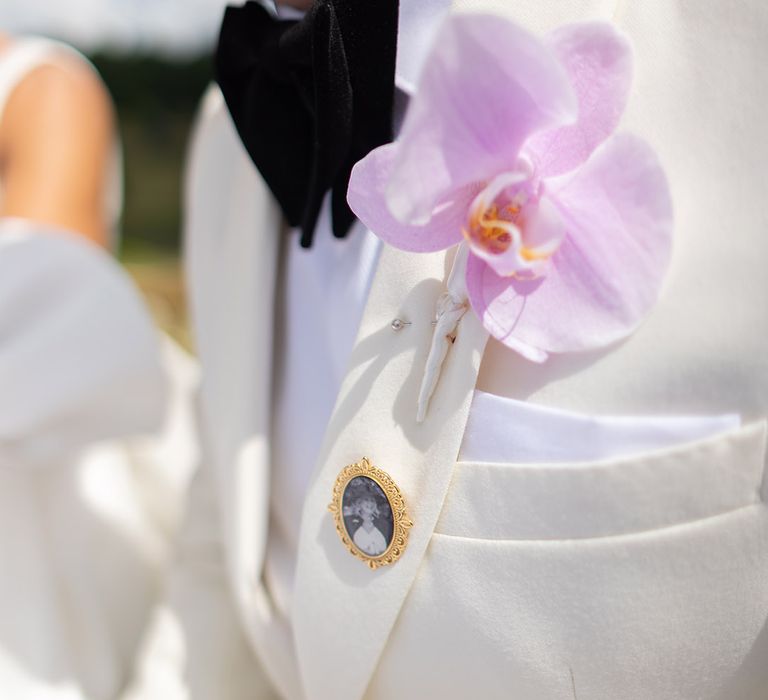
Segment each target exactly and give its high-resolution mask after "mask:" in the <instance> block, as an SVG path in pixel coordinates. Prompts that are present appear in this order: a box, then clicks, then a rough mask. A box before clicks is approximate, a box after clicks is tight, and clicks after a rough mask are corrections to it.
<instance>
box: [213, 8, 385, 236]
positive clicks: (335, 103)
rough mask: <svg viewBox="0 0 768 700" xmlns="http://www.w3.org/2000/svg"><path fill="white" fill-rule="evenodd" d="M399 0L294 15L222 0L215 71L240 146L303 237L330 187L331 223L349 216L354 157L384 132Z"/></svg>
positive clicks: (337, 227)
mask: <svg viewBox="0 0 768 700" xmlns="http://www.w3.org/2000/svg"><path fill="white" fill-rule="evenodd" d="M397 15H398V0H316V2H315V3H314V5H313V6H312V9H311V10H310V11H309V12H307V14H306V15H305V17H304V18H303V19H302V20H301V21H299V22H296V21H284V20H278V19H276V18H275V17H273V16H272V15H271V14H270V13H269V12H268V11H267V10H266V9H264V7H262V6H261V5H260V4H259V3H258V2H252V1H251V2H246V4H245V5H243V6H242V7H228V8H227V10H226V12H225V14H224V21H223V22H222V26H221V34H220V37H219V45H218V49H217V51H216V79H217V82H218V83H219V86H220V87H221V91H222V93H223V94H224V99H225V101H226V103H227V107H228V109H229V112H230V114H231V115H232V119H233V120H234V123H235V127H236V128H237V132H238V134H239V135H240V138H241V139H242V141H243V144H244V145H245V148H246V150H247V151H248V154H249V155H250V156H251V159H252V160H253V162H254V163H255V165H256V167H257V168H258V169H259V172H260V173H261V175H262V176H263V178H264V180H265V181H266V182H267V184H268V185H269V187H270V189H271V190H272V193H273V194H274V195H275V198H276V199H277V201H278V203H279V204H280V207H281V208H282V210H283V213H284V215H285V218H286V219H287V220H288V223H290V224H291V226H300V227H301V230H302V235H301V239H300V242H301V245H302V246H303V247H305V248H308V247H310V246H311V245H312V239H313V236H314V229H315V224H316V222H317V217H318V215H319V213H320V207H321V205H322V201H323V197H324V196H325V193H326V192H327V191H328V190H329V189H330V190H332V194H331V205H332V218H333V233H334V235H335V236H337V237H339V238H343V237H344V236H346V234H347V233H348V231H349V228H350V226H351V225H352V223H353V221H354V218H355V217H354V214H353V213H352V211H351V210H350V209H349V206H348V205H347V185H348V182H349V174H350V172H351V170H352V166H353V165H354V164H355V163H356V162H357V161H358V160H360V159H361V158H362V157H363V156H365V155H367V154H368V153H369V152H370V151H371V150H372V149H374V148H376V147H377V146H380V145H381V144H384V143H388V142H389V141H391V140H392V106H393V99H394V84H395V56H396V45H397Z"/></svg>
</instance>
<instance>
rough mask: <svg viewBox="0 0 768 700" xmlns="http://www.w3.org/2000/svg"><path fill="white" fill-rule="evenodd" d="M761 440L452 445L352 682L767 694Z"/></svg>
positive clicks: (547, 692)
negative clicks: (591, 456) (546, 452)
mask: <svg viewBox="0 0 768 700" xmlns="http://www.w3.org/2000/svg"><path fill="white" fill-rule="evenodd" d="M765 441H766V424H765V422H761V423H757V424H751V425H747V426H744V427H740V428H737V429H735V430H730V431H727V432H725V433H721V434H718V435H715V436H713V437H709V438H705V439H701V440H697V441H694V442H690V443H686V444H683V445H676V446H673V447H668V448H664V449H659V450H652V451H648V452H645V453H639V454H634V455H631V456H628V457H619V458H612V459H608V460H601V461H595V462H580V463H570V464H562V463H547V464H531V465H525V464H504V463H494V464H488V463H476V462H475V463H470V462H458V463H457V465H456V469H455V474H454V478H453V480H452V483H451V485H450V487H449V492H448V495H447V497H446V500H445V504H444V507H443V511H442V514H441V516H440V518H439V521H438V523H437V527H436V530H435V533H434V535H433V537H432V540H431V542H430V546H429V548H428V550H427V553H426V556H425V558H424V561H423V563H422V566H421V569H420V570H419V573H418V575H417V577H416V580H415V582H414V585H413V587H412V588H411V591H410V592H409V595H408V597H407V599H406V601H405V604H404V606H403V608H402V609H401V612H400V617H399V618H398V621H397V623H396V625H395V628H394V630H393V632H392V635H391V637H390V640H389V643H388V645H387V647H386V649H385V652H384V654H383V656H382V659H381V663H380V665H379V667H378V669H377V673H376V674H375V676H374V678H373V680H372V683H371V686H370V688H369V697H371V698H390V697H399V698H417V697H440V696H443V697H452V698H453V697H456V698H459V697H461V698H464V697H482V698H484V700H485V699H492V698H499V699H501V698H504V700H509V699H510V698H513V699H514V698H520V699H521V700H522V699H524V700H529V699H530V700H547V699H549V698H552V699H553V700H555V699H561V698H562V699H570V698H576V699H577V700H578V699H579V698H621V699H622V700H649V699H650V698H653V700H667V699H669V700H672V699H675V700H683V699H689V698H708V699H713V700H714V699H718V700H726V699H727V700H732V699H734V698H739V699H740V698H745V700H746V699H751V698H755V700H757V699H758V698H763V699H764V698H765V697H768V623H767V622H766V619H767V613H768V512H767V511H766V508H765V506H764V504H763V502H762V500H761V496H760V489H761V482H762V479H763V470H764V466H763V465H764V460H765ZM414 664H415V665H417V667H418V669H420V670H419V672H418V673H413V674H409V676H408V677H409V678H414V679H417V680H415V682H414V683H413V684H412V683H410V681H409V684H408V687H407V688H403V687H398V681H397V679H398V677H402V676H401V674H402V671H403V669H404V668H405V667H407V666H409V665H411V666H413V665H414Z"/></svg>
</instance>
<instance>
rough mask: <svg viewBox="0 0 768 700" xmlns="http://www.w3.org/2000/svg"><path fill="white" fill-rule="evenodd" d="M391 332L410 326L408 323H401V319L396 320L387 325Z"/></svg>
mask: <svg viewBox="0 0 768 700" xmlns="http://www.w3.org/2000/svg"><path fill="white" fill-rule="evenodd" d="M389 325H390V327H391V328H392V330H393V331H401V330H403V328H405V327H406V326H410V325H411V322H410V321H403V320H402V319H401V318H396V319H394V320H393V321H392V323H390V324H389Z"/></svg>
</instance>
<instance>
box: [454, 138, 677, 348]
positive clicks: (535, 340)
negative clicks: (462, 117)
mask: <svg viewBox="0 0 768 700" xmlns="http://www.w3.org/2000/svg"><path fill="white" fill-rule="evenodd" d="M547 185H548V187H547V192H548V196H550V197H552V199H553V201H555V202H556V203H557V205H558V207H559V209H560V212H561V214H562V216H563V219H564V220H565V222H566V226H567V236H566V238H565V240H564V241H563V243H562V245H561V246H560V248H559V249H558V251H557V252H556V253H555V254H554V256H553V257H552V260H551V267H550V269H549V270H548V271H547V274H546V276H544V277H542V278H540V279H536V280H525V281H523V280H516V279H514V278H505V277H500V276H498V275H496V274H495V273H494V271H493V270H492V269H491V268H490V267H489V266H488V265H487V264H486V263H485V262H484V261H482V260H480V259H479V258H476V257H474V256H472V257H471V258H470V260H469V262H468V266H467V289H468V292H469V298H470V302H471V304H472V307H473V308H474V309H475V311H476V312H477V313H478V315H479V316H480V317H481V319H482V320H483V324H484V325H485V327H486V328H487V329H488V331H489V332H490V333H491V334H492V335H493V336H495V337H496V338H497V339H499V340H500V341H501V342H502V343H504V344H505V345H507V346H509V347H510V348H512V349H514V350H517V351H518V352H520V353H521V354H523V355H524V356H526V357H528V358H529V359H534V360H535V359H536V355H537V354H538V356H539V357H540V358H541V357H546V354H547V353H549V352H569V351H581V350H588V349H594V348H598V347H602V346H605V345H608V344H610V343H613V342H616V341H618V340H620V339H621V338H623V337H625V336H627V335H628V334H629V333H631V332H632V331H633V330H634V329H635V328H636V327H637V325H638V324H639V323H640V321H641V320H642V319H643V317H644V316H645V315H646V314H647V313H648V312H649V310H650V309H651V308H652V306H653V304H654V303H655V302H656V300H657V295H658V290H659V289H660V286H661V282H662V279H663V276H664V274H665V272H666V269H667V266H668V264H669V258H670V252H671V237H672V205H671V201H670V194H669V188H668V185H667V181H666V178H665V176H664V173H663V171H662V169H661V167H660V165H659V163H658V161H657V159H656V156H655V154H654V153H653V151H652V149H651V148H650V147H649V146H648V145H647V144H646V143H645V142H644V141H642V140H641V139H639V138H637V137H634V136H630V135H626V134H622V135H617V136H614V137H613V138H611V139H610V140H609V141H607V142H606V143H604V144H603V145H602V146H600V147H599V148H598V149H597V150H596V151H595V152H594V153H593V155H592V157H591V158H590V159H589V161H587V163H586V164H585V165H584V166H583V167H582V168H580V169H579V170H578V171H576V172H575V173H574V174H572V175H569V176H566V177H562V178H559V179H558V180H556V181H553V182H549V183H547ZM539 361H540V360H539Z"/></svg>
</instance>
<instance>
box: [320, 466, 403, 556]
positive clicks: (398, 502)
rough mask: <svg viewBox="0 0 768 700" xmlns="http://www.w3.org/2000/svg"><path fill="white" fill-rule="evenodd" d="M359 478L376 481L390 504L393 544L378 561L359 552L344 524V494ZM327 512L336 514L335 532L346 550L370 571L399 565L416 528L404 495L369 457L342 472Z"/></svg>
mask: <svg viewBox="0 0 768 700" xmlns="http://www.w3.org/2000/svg"><path fill="white" fill-rule="evenodd" d="M356 476H365V477H368V478H369V479H371V480H372V481H375V482H376V483H377V484H378V485H379V486H380V487H381V490H382V491H383V492H384V495H385V496H386V497H387V501H389V507H390V508H391V509H392V525H393V530H392V541H391V542H390V543H389V546H388V547H387V549H386V551H384V552H383V553H382V554H379V555H378V556H376V557H372V556H371V555H370V554H366V553H365V552H363V551H361V550H360V549H358V547H357V546H356V545H355V543H354V542H353V541H352V538H351V537H350V535H349V533H348V532H347V527H346V525H345V524H344V514H343V499H344V491H345V490H346V488H347V484H348V483H349V482H350V481H352V479H354V478H355V477H356ZM328 510H329V511H331V513H333V518H334V520H335V521H336V532H337V533H338V535H339V537H340V538H341V541H342V543H343V544H344V546H345V547H346V548H347V549H348V550H349V552H350V554H352V555H353V556H355V557H357V558H358V559H361V560H362V561H364V562H365V563H366V564H367V565H368V567H369V568H371V569H377V568H378V567H380V566H386V565H387V564H392V563H394V562H396V561H397V560H398V559H399V558H400V555H402V553H403V551H404V550H405V547H406V545H407V544H408V530H409V529H410V528H412V527H413V522H412V521H411V519H410V518H409V517H408V513H407V511H406V508H405V499H404V498H403V494H402V493H401V492H400V489H399V488H398V486H397V484H396V483H395V482H394V480H393V479H392V477H391V476H390V475H389V474H387V473H386V472H385V471H383V470H382V469H379V468H378V467H374V466H373V465H372V464H371V462H370V460H369V459H368V458H367V457H363V458H362V459H361V460H360V461H359V462H355V464H350V465H349V466H347V467H344V469H342V470H341V473H340V474H339V476H338V477H337V478H336V483H335V484H334V485H333V500H332V501H331V503H330V504H329V505H328Z"/></svg>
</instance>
